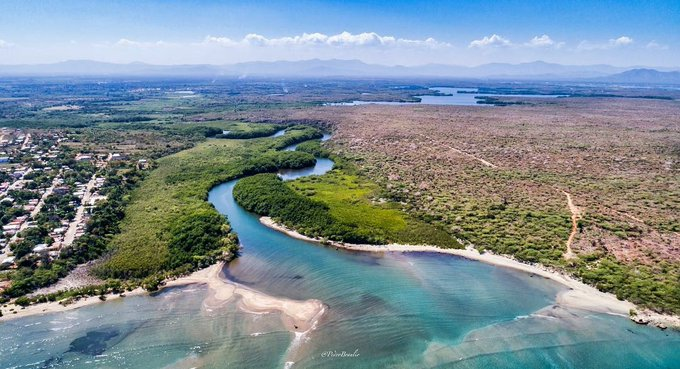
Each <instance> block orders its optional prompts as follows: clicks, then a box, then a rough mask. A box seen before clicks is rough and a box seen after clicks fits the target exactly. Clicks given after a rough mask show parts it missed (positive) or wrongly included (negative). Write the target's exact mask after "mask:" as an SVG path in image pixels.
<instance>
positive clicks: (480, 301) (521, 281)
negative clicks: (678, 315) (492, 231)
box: [0, 161, 680, 368]
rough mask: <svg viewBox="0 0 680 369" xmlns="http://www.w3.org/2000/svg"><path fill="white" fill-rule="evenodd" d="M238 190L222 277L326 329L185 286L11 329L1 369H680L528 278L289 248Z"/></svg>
mask: <svg viewBox="0 0 680 369" xmlns="http://www.w3.org/2000/svg"><path fill="white" fill-rule="evenodd" d="M327 165H328V163H325V164H324V162H322V161H320V162H319V163H318V165H317V167H315V168H314V169H313V170H311V173H310V171H307V172H305V173H300V175H309V174H313V173H320V172H323V171H325V170H327V169H328V168H327ZM234 183H235V181H232V182H229V183H226V184H222V185H219V186H217V187H215V188H214V189H213V190H212V191H211V192H210V195H209V201H210V202H211V203H213V204H214V205H215V207H216V208H217V209H218V210H219V211H220V212H221V213H223V214H225V215H226V216H228V218H229V220H230V222H231V224H232V227H233V228H234V230H235V231H236V232H237V233H238V235H239V238H240V240H241V243H242V245H243V254H242V256H241V257H240V258H239V259H237V260H235V261H234V262H232V263H231V264H230V265H229V266H228V267H226V268H225V269H224V271H223V272H224V275H225V277H226V278H229V279H232V280H234V281H235V282H238V283H241V284H243V285H246V286H248V287H251V288H254V289H257V290H260V291H263V292H265V293H268V294H271V295H275V296H281V297H288V298H294V299H309V298H315V299H319V300H321V301H323V302H324V304H326V306H327V309H326V314H325V315H324V317H323V318H322V320H321V321H320V324H319V327H318V328H317V329H316V330H314V331H312V332H310V333H309V334H307V335H305V336H304V337H302V338H301V339H295V337H294V335H293V334H292V333H290V332H288V331H287V330H286V329H285V328H284V327H283V325H282V324H281V321H280V317H279V316H278V315H277V314H262V315H255V314H248V313H244V312H242V311H240V310H239V309H238V307H237V304H236V301H232V302H227V303H225V304H224V306H223V307H222V308H219V309H213V310H208V309H206V308H205V307H203V304H202V300H203V298H204V297H205V296H206V293H207V291H206V289H205V288H203V287H197V286H189V287H183V288H173V289H169V290H166V291H163V292H161V293H159V294H157V295H154V296H136V297H127V298H124V299H121V300H115V301H110V302H106V303H102V304H97V305H94V306H89V307H84V308H81V309H77V310H73V311H68V312H63V313H57V314H49V315H44V316H35V317H28V318H23V319H17V320H11V321H7V322H3V323H1V324H0V368H93V367H96V368H193V367H196V368H283V367H285V366H287V365H288V366H290V365H291V364H290V362H294V364H292V367H293V368H383V367H384V368H678V367H680V334H679V333H678V332H672V331H661V330H659V329H656V328H652V327H645V326H638V325H635V324H634V323H632V322H631V321H629V320H628V319H626V318H621V317H615V316H609V315H604V314H595V313H590V312H586V311H580V310H567V309H564V308H562V307H559V306H555V305H554V300H555V295H556V294H557V293H558V292H559V291H561V290H562V289H563V288H564V287H562V286H561V285H558V284H556V283H554V282H552V281H550V280H546V279H544V278H541V277H538V276H532V275H530V274H527V273H521V272H517V271H513V270H509V269H504V268H499V267H494V266H490V265H486V264H483V263H479V262H474V261H469V260H465V259H462V258H459V257H455V256H448V255H434V254H427V253H410V254H398V253H387V254H367V253H357V252H350V251H345V250H336V249H334V248H329V247H323V246H320V245H316V244H311V243H307V242H304V241H300V240H296V239H292V238H290V237H288V236H286V235H284V234H282V233H279V232H276V231H274V230H271V229H269V228H266V227H264V226H262V225H261V224H260V223H259V221H258V218H257V216H255V215H253V214H250V213H247V212H246V211H244V210H243V209H242V208H240V207H239V206H238V205H237V204H236V203H235V202H234V200H233V197H232V189H233V186H234ZM343 351H344V352H345V353H346V354H345V355H344V356H343V354H342V353H343ZM286 362H289V364H286Z"/></svg>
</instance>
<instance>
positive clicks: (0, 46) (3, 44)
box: [0, 40, 14, 49]
mask: <svg viewBox="0 0 680 369" xmlns="http://www.w3.org/2000/svg"><path fill="white" fill-rule="evenodd" d="M12 46H14V44H13V43H11V42H8V41H5V40H0V49H4V48H8V47H12Z"/></svg>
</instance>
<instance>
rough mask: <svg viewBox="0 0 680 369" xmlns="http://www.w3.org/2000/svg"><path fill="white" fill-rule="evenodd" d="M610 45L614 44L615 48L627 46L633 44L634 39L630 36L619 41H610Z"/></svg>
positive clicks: (620, 38) (618, 39)
mask: <svg viewBox="0 0 680 369" xmlns="http://www.w3.org/2000/svg"><path fill="white" fill-rule="evenodd" d="M609 43H610V44H613V45H614V46H625V45H630V44H632V43H633V39H632V38H630V37H628V36H621V37H619V38H617V39H612V40H609Z"/></svg>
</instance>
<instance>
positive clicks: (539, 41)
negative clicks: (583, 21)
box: [524, 34, 564, 49]
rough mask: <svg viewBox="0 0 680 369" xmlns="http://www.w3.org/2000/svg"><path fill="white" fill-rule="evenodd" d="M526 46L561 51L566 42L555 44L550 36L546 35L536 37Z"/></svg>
mask: <svg viewBox="0 0 680 369" xmlns="http://www.w3.org/2000/svg"><path fill="white" fill-rule="evenodd" d="M524 46H527V47H534V48H541V47H542V48H555V49H560V48H562V46H564V42H555V41H554V40H553V39H552V38H550V36H548V35H545V34H544V35H543V36H534V38H532V39H531V40H529V42H527V43H525V44H524Z"/></svg>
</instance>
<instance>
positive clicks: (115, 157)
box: [109, 154, 127, 161]
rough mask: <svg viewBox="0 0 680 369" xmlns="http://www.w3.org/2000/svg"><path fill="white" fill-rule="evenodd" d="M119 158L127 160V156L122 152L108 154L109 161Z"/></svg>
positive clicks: (118, 159)
mask: <svg viewBox="0 0 680 369" xmlns="http://www.w3.org/2000/svg"><path fill="white" fill-rule="evenodd" d="M121 160H127V156H125V155H123V154H110V155H109V161H121Z"/></svg>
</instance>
